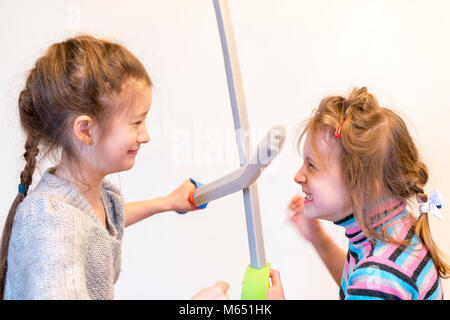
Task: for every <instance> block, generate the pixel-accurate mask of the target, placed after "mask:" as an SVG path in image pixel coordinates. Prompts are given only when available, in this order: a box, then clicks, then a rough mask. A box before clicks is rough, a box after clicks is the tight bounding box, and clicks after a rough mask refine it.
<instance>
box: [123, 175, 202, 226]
mask: <svg viewBox="0 0 450 320" xmlns="http://www.w3.org/2000/svg"><path fill="white" fill-rule="evenodd" d="M192 188H195V186H194V184H193V183H192V182H190V181H189V180H186V181H184V182H183V183H182V184H181V186H179V187H178V188H177V189H175V190H174V191H173V192H171V193H170V194H169V195H168V196H165V197H159V198H155V199H151V200H145V201H137V202H128V203H125V208H124V216H125V227H128V226H130V225H132V224H133V223H136V222H138V221H141V220H143V219H145V218H148V217H151V216H152V215H154V214H156V213H161V212H166V211H191V210H194V209H195V206H194V205H193V204H191V203H190V202H189V192H190V191H191V190H192Z"/></svg>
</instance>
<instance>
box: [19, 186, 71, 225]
mask: <svg viewBox="0 0 450 320" xmlns="http://www.w3.org/2000/svg"><path fill="white" fill-rule="evenodd" d="M78 211H80V209H79V208H77V207H76V206H74V205H73V204H71V203H69V202H67V201H64V200H63V199H61V198H59V197H58V196H57V195H54V194H43V193H40V192H33V193H31V194H30V195H28V196H26V197H25V199H24V200H23V201H22V203H20V204H19V206H18V207H17V211H16V215H15V218H14V223H16V222H19V221H22V220H24V221H29V222H32V221H33V222H35V223H38V224H39V227H42V226H45V224H61V223H63V224H72V223H73V216H74V214H76V213H77V212H78Z"/></svg>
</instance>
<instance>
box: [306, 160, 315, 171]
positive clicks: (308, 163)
mask: <svg viewBox="0 0 450 320" xmlns="http://www.w3.org/2000/svg"><path fill="white" fill-rule="evenodd" d="M306 163H307V165H308V167H309V168H311V169H315V168H316V167H314V165H313V164H312V163H311V162H309V161H308V162H306Z"/></svg>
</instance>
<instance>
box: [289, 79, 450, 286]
mask: <svg viewBox="0 0 450 320" xmlns="http://www.w3.org/2000/svg"><path fill="white" fill-rule="evenodd" d="M338 127H340V135H341V136H340V138H337V137H336V136H335V131H336V129H337V128H338ZM318 129H325V130H326V132H327V134H329V135H330V137H332V138H333V139H334V140H333V139H332V141H334V142H335V144H336V145H337V147H338V148H339V151H340V159H339V161H340V166H341V169H342V173H343V177H344V183H345V184H346V186H347V187H348V190H349V196H350V200H351V203H352V207H353V214H354V216H355V219H356V220H357V222H358V224H359V225H360V227H361V229H362V230H363V232H364V233H365V234H366V236H368V237H373V238H375V239H380V240H383V241H387V242H390V243H397V244H402V245H408V244H409V243H410V240H409V241H397V240H395V239H393V238H392V237H390V236H389V234H388V233H387V232H385V230H384V228H383V225H382V224H381V225H380V229H379V230H380V231H379V232H377V231H376V227H374V225H376V222H378V223H380V222H381V223H382V218H383V216H382V214H383V213H381V212H380V213H378V214H375V215H372V214H368V213H372V212H373V211H374V209H375V208H376V206H377V201H378V200H380V199H398V200H403V201H405V202H407V201H409V200H410V199H411V198H413V197H416V198H417V199H420V200H422V201H427V200H428V197H427V195H426V194H425V192H424V185H425V184H426V183H427V181H428V169H427V166H426V165H425V164H424V163H423V162H422V161H421V160H420V158H419V153H418V151H417V148H416V146H415V144H414V141H413V139H412V137H411V135H410V134H409V132H408V129H407V126H406V124H405V123H404V121H403V120H402V119H401V118H400V117H399V116H398V115H397V114H396V113H394V112H393V111H392V110H389V109H388V108H383V107H380V106H379V104H378V102H377V100H376V98H375V97H374V96H373V95H372V94H370V93H369V92H368V91H367V88H365V87H364V88H360V89H356V88H355V89H353V91H352V92H351V93H350V95H349V96H348V98H344V97H341V96H330V97H327V98H325V99H323V100H322V101H321V102H320V104H319V107H318V108H317V109H315V110H314V111H313V114H312V116H311V118H310V119H308V120H307V121H306V122H305V125H304V127H303V130H302V132H301V134H300V137H299V139H298V142H297V146H299V145H300V142H301V140H302V138H303V136H304V135H305V134H306V133H308V135H310V137H311V139H312V141H313V146H314V139H316V136H317V133H318ZM374 186H377V187H376V188H374ZM374 189H375V190H374ZM378 203H379V202H378ZM414 227H415V233H416V235H417V236H418V238H419V239H420V240H421V242H422V243H423V244H424V245H425V246H426V248H427V249H428V252H429V254H430V256H431V258H432V259H433V262H434V264H435V265H436V268H437V271H438V273H439V276H440V277H443V278H448V275H449V273H450V266H449V264H448V263H447V262H446V261H445V256H444V254H443V252H442V251H441V250H440V249H439V248H438V247H437V246H436V244H435V242H434V241H433V239H432V237H431V231H430V226H429V223H428V214H427V213H425V214H421V215H420V216H419V218H418V219H417V220H416V221H415V226H414Z"/></svg>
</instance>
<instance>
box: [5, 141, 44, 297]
mask: <svg viewBox="0 0 450 320" xmlns="http://www.w3.org/2000/svg"><path fill="white" fill-rule="evenodd" d="M38 146H39V140H38V139H36V138H34V137H33V136H31V135H29V136H28V138H27V141H26V143H25V153H24V155H23V156H24V158H25V161H26V164H25V168H24V169H23V171H22V173H21V174H20V183H21V184H23V185H26V186H29V185H31V183H32V181H33V173H34V169H35V167H36V157H37V155H38V153H39V148H38ZM25 196H26V192H25V194H24V193H20V192H19V193H18V194H17V196H16V198H15V199H14V202H13V203H12V205H11V208H10V209H9V212H8V216H7V217H6V221H5V225H4V227H3V234H2V241H1V247H0V299H3V297H4V293H5V282H6V271H7V269H8V249H9V240H10V238H11V231H12V227H13V223H14V216H15V215H16V211H17V207H18V206H19V204H20V203H21V202H22V200H23V199H24V198H25Z"/></svg>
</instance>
